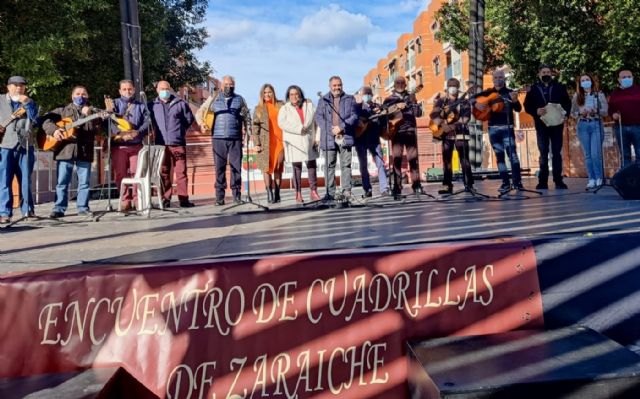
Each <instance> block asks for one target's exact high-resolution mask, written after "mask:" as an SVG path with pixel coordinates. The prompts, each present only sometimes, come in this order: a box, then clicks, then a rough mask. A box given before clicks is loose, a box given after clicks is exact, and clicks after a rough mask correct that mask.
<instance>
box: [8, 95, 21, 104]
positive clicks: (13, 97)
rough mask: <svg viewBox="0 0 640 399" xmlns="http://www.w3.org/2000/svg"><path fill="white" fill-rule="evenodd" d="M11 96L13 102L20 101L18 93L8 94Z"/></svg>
mask: <svg viewBox="0 0 640 399" xmlns="http://www.w3.org/2000/svg"><path fill="white" fill-rule="evenodd" d="M10 97H11V101H13V102H16V103H17V102H19V101H20V95H19V94H16V95H15V96H10Z"/></svg>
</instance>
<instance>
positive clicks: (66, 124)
mask: <svg viewBox="0 0 640 399" xmlns="http://www.w3.org/2000/svg"><path fill="white" fill-rule="evenodd" d="M102 116H103V115H102V113H98V114H93V115H89V116H87V117H85V118H81V119H78V120H77V121H75V122H74V121H73V120H72V119H71V118H69V117H65V118H62V119H60V120H59V121H58V122H56V126H57V127H58V128H60V129H62V130H64V132H63V133H62V134H63V136H64V138H63V139H62V140H61V141H58V140H56V139H55V138H53V136H49V135H47V134H40V135H38V146H39V147H40V148H42V150H43V151H56V150H57V149H58V148H59V147H61V146H62V144H64V142H65V141H69V140H75V139H76V138H77V135H76V132H75V129H76V128H77V127H78V126H82V125H84V124H85V123H87V122H91V121H92V120H94V119H97V118H102Z"/></svg>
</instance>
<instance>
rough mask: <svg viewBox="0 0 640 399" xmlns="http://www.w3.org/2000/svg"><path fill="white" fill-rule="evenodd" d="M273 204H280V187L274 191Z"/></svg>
mask: <svg viewBox="0 0 640 399" xmlns="http://www.w3.org/2000/svg"><path fill="white" fill-rule="evenodd" d="M273 202H274V203H278V202H280V186H275V188H274V189H273Z"/></svg>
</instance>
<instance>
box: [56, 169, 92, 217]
mask: <svg viewBox="0 0 640 399" xmlns="http://www.w3.org/2000/svg"><path fill="white" fill-rule="evenodd" d="M74 164H75V166H76V174H77V175H78V197H77V199H76V207H77V208H78V212H82V211H87V212H88V211H89V182H90V180H91V162H86V161H58V183H57V184H56V202H55V204H54V205H53V211H54V212H62V213H65V211H66V210H67V205H68V204H69V183H70V182H71V177H72V175H73V165H74Z"/></svg>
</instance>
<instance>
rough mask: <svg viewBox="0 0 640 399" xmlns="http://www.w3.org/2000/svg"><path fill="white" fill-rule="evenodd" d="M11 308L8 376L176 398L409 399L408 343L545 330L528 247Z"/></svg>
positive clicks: (177, 269) (191, 267)
mask: <svg viewBox="0 0 640 399" xmlns="http://www.w3.org/2000/svg"><path fill="white" fill-rule="evenodd" d="M0 307H1V311H0V331H1V332H2V333H1V334H2V337H1V339H0V353H2V360H3V361H2V362H0V377H16V376H26V375H35V374H41V373H54V372H64V371H71V370H78V369H83V368H88V367H106V366H113V365H122V366H124V367H125V368H126V369H127V370H128V371H129V372H130V373H131V374H132V375H133V376H134V377H136V378H138V379H139V380H140V381H142V382H143V383H144V384H145V385H146V386H147V387H148V388H149V389H150V390H152V391H153V392H155V393H156V394H157V395H158V396H160V397H164V398H171V399H192V398H204V397H206V398H228V397H234V398H249V397H267V396H268V397H276V398H278V397H282V398H285V397H286V398H292V397H299V398H310V397H313V398H324V397H335V396H336V395H339V396H340V398H372V397H384V398H403V397H405V395H406V386H405V383H406V378H407V372H408V371H407V361H406V359H405V350H404V343H405V341H406V340H407V339H415V338H428V337H439V336H447V335H469V334H489V333H497V332H502V331H508V330H512V329H519V328H527V329H530V328H536V327H541V326H542V324H543V320H542V302H541V297H540V290H539V285H538V276H537V272H536V260H535V255H534V252H533V248H532V247H531V245H530V243H528V242H520V241H517V242H516V241H514V242H483V243H465V244H456V245H431V246H421V247H410V248H406V247H403V248H401V249H399V248H394V249H388V250H384V251H381V250H376V251H362V250H357V252H355V251H354V252H332V253H315V254H310V255H304V256H278V257H267V258H262V259H233V260H226V259H225V260H221V261H207V262H200V263H193V262H192V263H188V264H171V265H164V266H158V265H156V266H147V267H136V268H132V267H118V268H100V269H98V268H94V267H89V266H87V267H83V270H77V269H76V270H72V271H62V272H49V273H42V274H34V275H28V276H20V277H11V278H4V279H2V280H0ZM234 395H235V396H234Z"/></svg>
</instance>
